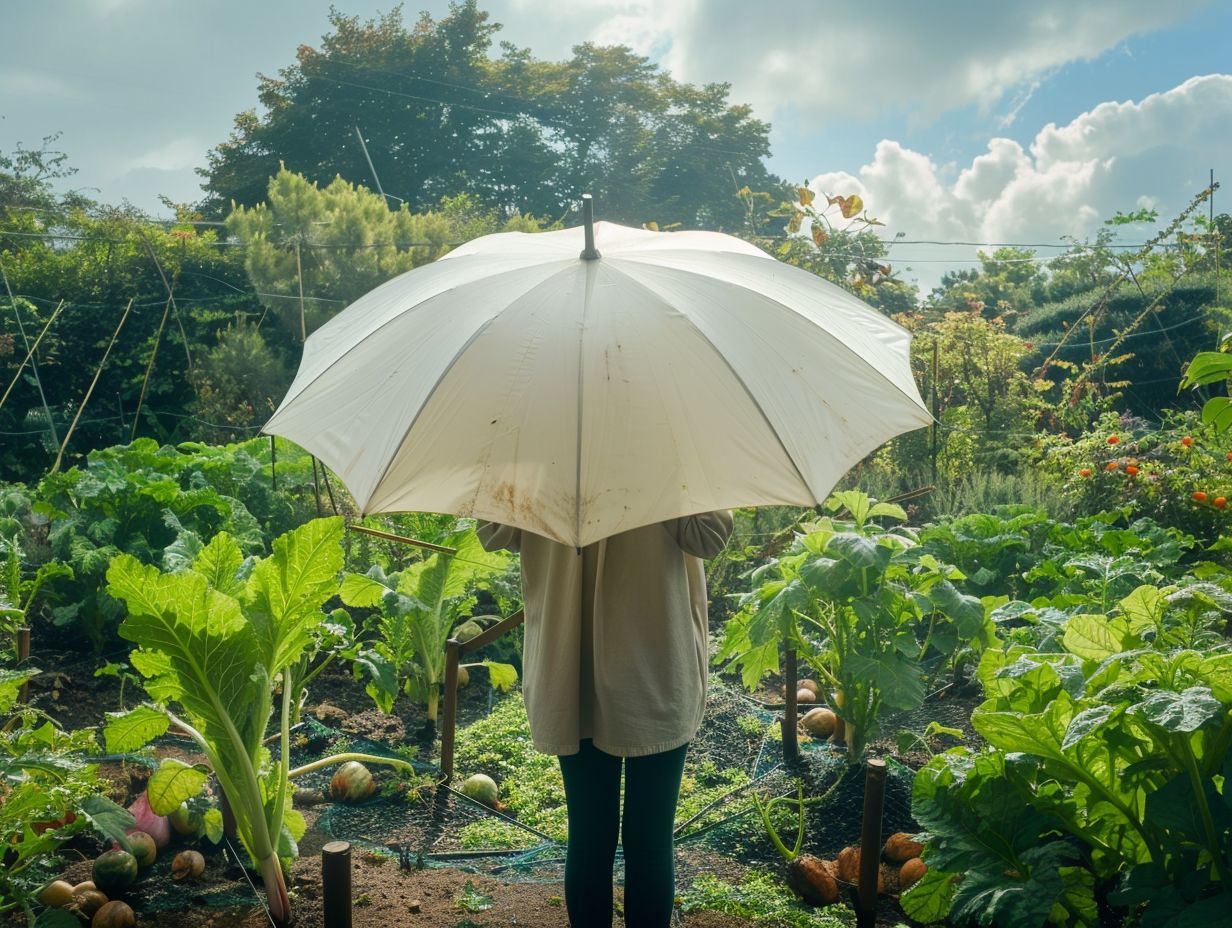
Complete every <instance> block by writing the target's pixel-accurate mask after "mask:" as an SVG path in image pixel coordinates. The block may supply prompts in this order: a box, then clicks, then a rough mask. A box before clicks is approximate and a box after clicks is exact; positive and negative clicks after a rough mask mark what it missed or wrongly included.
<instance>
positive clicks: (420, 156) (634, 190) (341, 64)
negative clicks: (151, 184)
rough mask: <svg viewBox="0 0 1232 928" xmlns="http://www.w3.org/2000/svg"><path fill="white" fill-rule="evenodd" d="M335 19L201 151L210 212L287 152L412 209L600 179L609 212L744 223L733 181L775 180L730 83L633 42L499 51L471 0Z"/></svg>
mask: <svg viewBox="0 0 1232 928" xmlns="http://www.w3.org/2000/svg"><path fill="white" fill-rule="evenodd" d="M331 25H332V31H331V32H330V33H329V34H328V35H326V36H325V37H324V38H323V40H322V42H321V45H320V47H319V48H313V47H309V46H307V45H301V46H300V48H299V51H298V52H297V55H296V61H295V63H294V64H293V65H291V66H289V67H287V68H284V69H282V70H280V71H279V76H278V77H277V78H271V77H262V78H261V83H260V87H259V94H258V96H259V100H260V103H261V105H262V107H263V108H264V112H263V114H261V115H258V114H257V112H256V111H255V110H248V111H245V112H243V113H241V114H239V116H237V117H236V121H235V128H234V131H233V132H232V134H231V137H230V138H229V139H228V140H227V141H225V142H223V143H222V144H220V145H218V146H217V147H216V148H215V149H214V150H213V151H211V152H210V153H209V155H208V166H207V167H206V168H204V169H202V170H201V174H202V176H203V177H204V179H205V183H204V185H203V186H204V189H205V190H206V193H207V197H206V200H205V202H204V204H203V208H204V209H205V210H206V211H208V212H211V213H213V214H215V215H223V214H225V213H226V212H227V210H228V208H229V205H230V203H231V202H232V201H234V202H235V203H237V204H239V205H246V206H251V205H254V204H256V203H258V202H260V201H261V200H262V199H263V198H264V195H265V189H266V183H267V181H268V178H269V177H271V176H272V175H274V174H275V173H277V171H278V167H279V164H280V163H285V164H286V166H287V167H288V168H289V169H291V170H292V171H296V172H298V173H301V174H303V175H304V176H305V177H306V178H308V180H310V181H313V182H317V183H320V184H328V183H329V182H330V181H331V180H332V179H333V178H334V177H335V176H341V177H343V178H344V179H346V180H348V181H351V182H353V183H362V184H364V185H366V186H371V187H375V186H376V183H377V181H376V177H379V179H380V185H381V187H382V188H383V190H384V191H385V192H386V193H388V194H389V195H390V196H391V197H395V198H397V199H400V200H403V201H405V202H406V203H407V204H408V205H409V206H410V208H411V209H412V210H414V211H420V210H425V209H429V208H432V207H434V206H435V205H436V204H437V203H439V201H440V199H441V197H443V196H455V195H458V194H462V193H467V194H470V195H471V196H474V197H476V198H478V200H479V201H480V202H481V203H483V204H484V205H485V206H488V207H494V208H498V209H501V210H503V211H505V212H507V213H509V214H514V213H533V214H535V215H542V216H550V217H560V216H563V215H565V214H567V213H569V212H570V211H571V210H573V209H574V208H575V206H576V203H577V200H578V196H579V194H581V193H582V192H584V191H586V190H590V191H591V192H593V193H595V195H596V199H597V200H598V202H599V205H600V212H601V215H602V216H603V217H604V218H608V219H613V220H615V221H620V222H626V223H641V222H646V221H656V222H658V223H659V224H660V225H670V224H674V223H679V224H681V225H683V226H686V227H708V228H734V227H735V226H736V225H738V224H739V223H740V221H741V218H742V216H743V209H742V207H741V204H740V202H739V200H738V198H737V197H736V195H735V194H736V191H737V190H738V189H739V188H740V187H742V186H746V185H748V186H751V187H753V188H755V189H780V188H783V185H782V182H781V181H779V179H778V178H775V177H773V176H772V175H770V174H769V173H768V172H767V171H766V169H765V166H764V164H763V159H764V158H765V157H766V155H767V154H768V153H769V143H768V135H769V126H768V124H766V123H765V122H762V121H760V120H758V119H755V118H753V115H752V112H751V110H750V109H749V107H747V106H741V105H732V104H731V103H729V102H728V91H729V88H728V86H727V85H725V84H709V85H706V86H704V87H695V86H692V85H689V84H682V83H680V82H677V81H675V80H673V79H672V78H671V77H670V76H669V75H667V74H665V73H663V72H662V71H661V70H660V69H659V68H658V66H657V65H654V64H652V63H650V62H649V61H648V59H646V58H644V57H641V56H639V55H635V54H634V53H633V52H631V51H630V50H629V49H627V48H624V47H601V46H596V45H593V44H589V43H587V44H583V45H579V46H577V47H576V48H575V49H574V52H573V56H572V57H571V58H570V59H569V60H568V61H565V62H543V61H539V60H537V59H535V58H534V57H533V56H531V55H530V53H529V52H527V51H526V50H524V49H519V48H517V47H515V46H513V45H510V44H508V43H505V44H502V46H501V49H502V51H501V54H500V55H499V57H493V56H492V55H491V54H490V52H491V46H492V42H493V36H494V35H495V34H496V32H497V31H498V30H499V28H500V26H499V25H497V24H495V23H490V22H489V21H488V14H487V13H486V12H484V11H482V10H480V9H479V7H478V5H477V3H476V2H475V0H465V2H461V3H454V4H451V6H450V9H449V13H448V15H446V16H444V17H442V18H441V19H439V20H433V19H432V18H431V17H429V16H427V15H426V14H425V15H423V16H421V17H420V19H419V20H418V22H417V23H416V24H415V25H414V26H413V27H411V28H408V27H407V26H406V24H405V23H404V21H403V18H402V9H401V7H400V6H399V7H395V8H394V9H393V10H392V11H390V12H389V13H387V14H384V15H381V16H378V17H377V18H375V19H372V20H368V21H361V20H360V19H359V18H358V17H353V16H344V15H343V14H341V13H339V12H337V11H334V12H333V13H332V14H331ZM357 127H358V131H359V132H360V133H362V136H363V140H364V143H365V144H366V148H367V154H365V149H364V147H363V146H361V144H360V139H359V137H358V136H357ZM369 156H370V157H371V162H372V163H371V165H369V163H368V157H369ZM374 173H375V175H376V177H374ZM783 189H785V188H783Z"/></svg>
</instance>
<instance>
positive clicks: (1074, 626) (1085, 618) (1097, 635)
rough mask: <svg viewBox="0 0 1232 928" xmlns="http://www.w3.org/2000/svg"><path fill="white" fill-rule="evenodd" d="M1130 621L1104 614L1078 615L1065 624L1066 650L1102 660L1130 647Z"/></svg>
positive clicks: (1088, 658) (1093, 659) (1084, 656)
mask: <svg viewBox="0 0 1232 928" xmlns="http://www.w3.org/2000/svg"><path fill="white" fill-rule="evenodd" d="M1129 641H1130V635H1129V628H1128V623H1125V622H1124V621H1123V620H1122V621H1120V622H1118V621H1116V620H1111V619H1108V618H1107V617H1106V616H1102V615H1076V616H1073V617H1072V618H1071V619H1070V620H1069V622H1068V623H1067V624H1066V626H1065V638H1064V643H1065V650H1067V651H1069V652H1070V653H1071V654H1077V655H1078V656H1079V657H1081V658H1083V659H1084V660H1091V661H1102V660H1104V659H1105V658H1108V657H1111V656H1112V655H1113V654H1116V653H1118V652H1120V651H1125V650H1127V649H1128V647H1129Z"/></svg>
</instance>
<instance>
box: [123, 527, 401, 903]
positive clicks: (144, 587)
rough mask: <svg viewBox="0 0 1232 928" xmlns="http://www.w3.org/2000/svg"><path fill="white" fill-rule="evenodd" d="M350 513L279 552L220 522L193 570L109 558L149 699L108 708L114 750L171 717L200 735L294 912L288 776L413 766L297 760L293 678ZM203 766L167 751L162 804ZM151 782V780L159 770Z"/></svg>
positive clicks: (300, 533) (318, 616)
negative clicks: (271, 740)
mask: <svg viewBox="0 0 1232 928" xmlns="http://www.w3.org/2000/svg"><path fill="white" fill-rule="evenodd" d="M341 540H342V520H341V519H340V518H331V519H318V520H315V521H312V522H308V523H306V524H305V525H302V526H300V527H299V528H297V529H295V530H294V531H291V532H288V533H287V534H285V535H283V536H281V537H279V538H277V539H275V540H274V542H273V546H272V547H273V553H272V554H271V555H270V556H269V557H267V558H264V559H261V560H256V561H252V560H249V561H245V558H244V556H243V552H242V551H241V549H240V546H239V544H238V543H237V542H236V541H235V539H233V538H232V537H231V536H229V535H228V534H226V533H219V534H218V535H216V536H215V537H214V538H213V540H212V541H211V542H210V543H209V544H208V545H206V546H205V547H204V548H203V549H202V550H201V551H200V553H199V554H198V555H197V556H196V558H195V559H194V560H193V561H192V563H191V565H190V566H189V567H188V569H186V570H183V571H181V572H178V573H163V572H160V571H159V570H158V568H156V567H152V566H146V565H143V564H141V563H140V562H139V561H138V560H137V559H136V558H134V557H131V556H129V555H120V556H118V557H116V558H114V559H113V560H112V562H111V566H110V567H109V568H108V571H107V579H108V591H109V592H110V594H111V595H112V596H114V597H115V598H116V599H118V600H120V601H122V602H123V603H124V604H125V606H126V607H127V610H128V615H127V617H126V618H125V619H124V622H123V624H122V625H121V626H120V634H121V635H122V636H123V637H124V638H127V639H128V640H129V641H133V642H135V643H136V644H137V645H138V648H137V649H136V650H135V651H133V653H132V657H131V660H132V663H133V666H134V667H136V668H137V670H138V671H139V672H140V673H141V674H142V676H143V677H145V689H146V692H147V693H148V694H149V696H150V698H151V700H152V701H153V705H152V706H142V707H139V708H137V709H134V710H132V711H131V712H127V713H123V714H119V715H116V716H113V717H112V718H111V719H110V721H109V722H108V724H107V726H106V729H105V736H106V740H107V747H108V750H111V751H131V750H134V749H136V748H137V747H139V746H141V745H142V744H145V743H146V742H148V741H149V740H150V739H151V738H154V737H157V736H158V735H161V734H162V733H164V732H165V731H166V730H167V727H168V722H175V724H176V725H177V726H178V727H180V728H182V729H183V730H184V731H186V732H188V734H189V735H190V736H191V737H192V739H193V740H194V741H196V742H197V744H198V745H199V746H200V748H201V750H202V752H203V753H204V754H205V756H206V757H207V758H208V760H209V766H210V768H211V769H212V771H213V773H214V775H215V776H216V777H217V778H218V782H219V784H220V785H221V786H222V789H223V792H224V794H225V795H226V797H227V800H228V802H229V804H230V807H231V809H232V811H233V812H234V814H235V819H236V830H237V832H238V834H239V837H240V840H241V841H242V842H243V844H244V846H245V847H246V848H247V850H248V852H249V854H250V855H251V856H252V860H253V863H254V866H255V867H256V869H257V870H258V871H259V872H260V874H261V877H262V879H263V880H264V881H265V888H266V892H267V895H268V904H269V910H270V913H271V915H272V916H273V917H274V918H275V920H276V921H278V922H279V923H280V924H285V923H287V922H288V921H289V920H290V901H289V899H288V897H287V890H286V882H285V878H284V872H283V870H284V867H285V866H288V865H289V862H290V860H291V859H293V858H294V857H295V856H296V854H297V848H296V841H298V840H299V838H300V837H301V836H302V835H303V833H304V821H303V818H302V817H301V816H300V814H299V813H298V812H296V811H295V810H294V809H292V808H291V790H290V789H289V788H288V781H289V778H290V776H292V775H293V774H298V773H306V772H307V771H308V770H311V769H316V768H318V767H321V766H325V765H327V764H331V763H336V762H338V761H342V760H354V759H363V760H367V761H370V762H374V763H390V764H395V765H398V766H402V767H406V768H409V767H410V765H409V764H407V763H405V762H402V761H394V760H389V759H386V758H377V757H369V756H367V755H354V754H346V755H338V756H336V757H331V758H325V759H323V760H321V761H317V762H315V763H313V764H311V765H309V766H307V767H302V768H299V769H298V770H296V771H292V770H291V769H290V722H291V713H292V706H293V705H294V704H295V703H296V701H297V700H296V693H295V689H296V688H295V685H294V680H293V677H294V675H295V672H296V670H297V669H298V668H299V662H300V660H301V658H302V657H303V655H304V652H305V649H306V648H308V647H310V645H311V642H312V640H313V634H314V627H315V626H316V625H318V624H319V623H321V622H323V621H325V619H326V616H325V614H324V612H323V611H322V607H323V605H324V604H325V603H326V602H327V601H328V600H329V599H330V598H331V597H332V596H334V595H335V594H336V593H337V590H338V575H339V573H340V572H341V570H342V548H341ZM276 685H280V686H281V697H280V700H279V702H280V704H281V705H280V708H279V711H278V715H277V719H278V722H279V730H280V743H281V750H280V754H279V758H278V760H277V761H276V762H275V761H272V760H271V758H270V754H269V752H268V751H267V750H266V749H265V747H264V746H263V741H264V738H265V734H266V728H267V726H268V725H269V723H270V719H271V712H272V710H273V707H274V691H275V686H276ZM206 776H207V772H206V771H204V770H201V769H199V768H195V767H189V766H187V765H184V764H175V763H167V764H164V766H163V768H160V771H159V773H157V774H155V777H157V778H159V779H158V784H159V788H158V789H157V790H155V789H153V788H152V789H151V790H150V796H151V807H152V808H153V810H154V812H155V813H157V814H165V813H168V812H171V811H173V810H174V809H175V808H176V807H178V806H179V805H180V803H181V802H183V801H184V800H185V799H187V798H189V797H191V796H193V795H195V794H196V793H197V792H198V791H200V789H201V788H202V786H203V785H204V782H205V779H206ZM151 782H152V784H153V782H154V781H153V780H152V781H151Z"/></svg>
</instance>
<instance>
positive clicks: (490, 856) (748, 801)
mask: <svg viewBox="0 0 1232 928" xmlns="http://www.w3.org/2000/svg"><path fill="white" fill-rule="evenodd" d="M507 698H511V699H520V696H518V695H517V694H514V695H512V696H511V697H507ZM935 709H936V706H932V707H930V710H928V711H926V710H920V711H919V712H917V713H914V714H912V715H903V716H898V717H894V718H890V719H887V720H886V723H885V728H886V731H891V732H892V731H894V730H896V729H908V730H913V731H918V730H922V729H923V727H924V726H925V725H927V723H928V722H929V721H932V720H937V721H940V722H942V723H943V724H945V723H946V722H947V720H946V719H945V718H937V713H936V711H935ZM955 709H956V711H957V710H958V707H955ZM781 717H782V709H781V707H775V706H770V705H767V704H765V703H762V702H759V701H757V700H754V699H752V698H750V697H748V696H746V695H745V694H744V693H742V692H740V691H738V690H736V689H733V688H732V687H730V686H728V685H726V684H724V683H722V682H719V681H715V682H712V684H711V687H710V691H709V694H708V700H707V709H706V714H705V718H704V720H703V723H702V727H701V730H700V731H699V733H698V736H697V737H696V738H695V740H694V741H693V742H692V743H691V744H690V747H689V753H688V761H687V766H686V771H685V775H686V779H688V778H689V777H693V778H694V779H699V778H704V777H706V776H710V777H712V778H714V777H716V776H718V775H719V774H720V772H724V773H723V775H722V776H721V777H719V778H720V779H723V780H726V781H729V782H730V783H731V785H730V786H729V787H726V788H722V789H718V790H712V792H714V793H715V795H714V796H713V798H709V799H708V800H707V801H706V802H705V803H704V804H703V805H702V806H701V808H698V809H696V810H695V811H692V812H691V813H690V814H688V815H687V816H682V817H678V823H677V829H676V849H677V854H676V858H677V883H678V885H679V886H681V887H687V886H689V885H691V883H692V881H693V880H694V879H695V878H696V877H699V876H702V875H704V874H713V873H714V872H715V870H716V869H717V870H719V871H721V872H722V873H724V874H725V875H727V876H730V875H732V874H733V873H738V872H741V871H744V870H748V869H772V868H776V867H777V866H779V865H780V863H781V858H780V857H779V855H778V852H777V851H776V850H775V848H774V845H773V843H772V842H771V840H770V837H769V835H768V834H767V832H766V829H765V828H764V826H763V824H762V821H761V818H760V817H759V815H758V813H757V811H756V809H755V807H754V804H753V801H752V794H753V793H754V792H756V793H757V794H758V795H759V796H761V797H762V798H763V799H765V798H768V797H772V796H783V797H795V796H796V795H797V788H798V785H799V784H802V785H803V788H804V795H805V798H806V799H808V800H810V801H809V803H808V805H807V813H806V815H807V817H806V821H805V841H804V848H805V850H806V851H807V852H809V853H813V854H816V855H818V856H822V857H834V856H835V855H837V853H838V851H839V850H841V849H842V848H843V847H845V846H847V845H851V844H857V843H859V839H860V829H861V816H862V812H863V803H864V768H863V767H862V766H850V765H849V764H848V762H847V756H846V753H845V752H844V751H842V750H841V749H839V748H836V747H835V746H833V745H831V744H830V743H829V742H826V741H816V740H808V739H807V738H802V739H801V741H800V751H799V759H798V760H797V761H795V762H793V763H791V764H785V763H784V758H783V746H782V742H781V738H780V736H779V734H778V733H779V721H778V720H779V719H780V718H781ZM755 732H756V735H755V736H754V733H755ZM467 737H468V733H467V728H466V727H460V728H459V729H458V734H457V739H458V745H459V749H460V750H462V749H463V748H464V746H465V742H466V739H467ZM160 740H161V742H162V744H163V746H164V747H174V748H176V749H179V750H191V749H192V745H191V743H190V742H187V741H181V740H179V739H176V738H174V737H170V736H168V737H166V738H163V739H160ZM293 744H294V748H293V753H292V763H293V764H295V765H297V766H298V765H304V764H309V763H311V762H312V761H314V760H318V759H320V758H322V757H325V756H328V755H330V754H333V753H336V752H337V751H338V750H339V749H340V748H341V749H345V750H347V751H353V752H359V753H366V754H374V755H378V756H387V757H400V759H405V758H404V757H402V756H401V755H399V754H397V753H396V752H395V751H394V750H393V749H392V748H391V746H390V745H388V744H386V743H383V742H380V741H375V740H370V739H365V738H357V737H355V736H354V735H353V734H349V733H346V732H343V731H341V730H339V729H336V728H332V727H330V726H328V725H325V724H322V723H321V722H320V721H318V720H316V719H315V718H312V717H309V716H306V717H305V719H304V721H303V722H302V724H301V725H300V726H299V727H298V728H297V730H296V734H295V737H294V739H293ZM874 753H875V752H874ZM131 760H134V761H139V762H144V763H149V762H150V761H149V759H148V758H138V757H133V758H131ZM886 763H887V777H886V790H885V806H884V814H883V820H882V834H883V835H888V834H890V833H892V832H895V831H906V832H912V833H913V832H914V831H916V830H917V829H916V823H915V822H914V820H913V819H912V817H911V783H912V778H913V773H912V770H911V768H909V767H908V766H906V765H904V764H902V763H899V762H897V761H896V760H894V759H893V758H889V757H887V758H886ZM412 764H413V765H414V767H415V769H416V771H418V772H419V773H421V774H422V775H423V776H424V778H425V780H427V779H429V778H433V777H435V776H437V775H438V774H439V769H438V768H437V767H436V766H435V765H434V764H431V763H427V762H424V761H418V760H415V761H412ZM333 770H334V768H333V767H326V768H323V769H321V770H318V771H313V772H312V773H308V774H305V775H304V776H302V777H299V778H297V780H296V781H295V786H296V788H297V790H298V791H299V792H300V795H301V796H305V797H316V799H315V801H311V800H310V801H311V803H312V804H310V805H309V806H308V807H307V809H306V811H307V812H308V818H309V820H310V823H311V824H310V828H309V832H308V834H307V835H306V836H305V838H304V840H303V841H302V842H301V853H302V854H311V853H316V852H318V851H319V849H320V847H321V846H322V845H323V844H324V843H326V842H328V841H332V840H342V841H347V842H350V843H351V845H352V846H353V847H354V848H355V850H356V852H358V853H367V854H376V855H383V856H388V857H390V858H393V859H394V860H396V861H398V863H399V865H400V866H402V867H404V868H408V869H410V868H440V867H449V868H455V869H461V870H465V871H468V872H474V873H483V874H487V875H489V876H492V877H495V878H497V879H501V880H504V881H508V882H535V883H537V882H544V883H548V882H560V881H562V880H563V879H564V862H565V844H564V842H563V840H557V838H556V837H554V836H553V835H552V834H551V833H549V831H545V830H544V829H542V828H537V827H535V826H534V825H533V824H529V823H526V822H519V821H518V820H517V818H516V817H514V816H512V815H509V814H506V813H501V812H497V811H495V810H493V809H491V808H488V807H487V806H484V805H481V804H480V803H478V802H475V801H474V800H472V799H470V798H468V797H466V796H464V795H463V794H462V793H460V792H459V791H458V790H457V789H455V788H453V787H449V786H446V787H441V788H435V789H434V788H423V789H421V790H419V791H416V790H414V789H413V788H412V789H409V790H407V791H406V792H401V793H400V792H396V791H389V790H383V791H381V792H378V793H377V794H376V795H374V796H373V797H372V798H371V799H369V800H367V801H365V802H362V803H358V804H345V803H340V802H328V801H325V802H321V801H320V797H321V794H324V793H327V792H328V786H329V780H330V777H331V775H332V773H333ZM736 771H738V773H737V772H736ZM466 772H467V771H465V770H461V769H460V770H458V772H457V773H458V775H457V776H455V778H454V779H455V784H454V785H455V786H456V785H457V782H458V781H459V780H460V779H461V777H462V776H464V775H465V774H466ZM485 820H486V821H489V822H491V821H499V822H503V823H505V825H506V826H508V827H507V828H506V829H505V832H504V833H505V836H506V840H505V842H504V843H506V844H510V843H516V844H517V846H514V847H510V846H502V847H475V846H467V844H468V842H466V841H465V840H464V836H465V835H466V833H467V831H468V826H475V825H476V823H482V822H484V821H485ZM775 823H776V826H777V827H778V829H779V833H780V835H782V836H783V838H784V840H785V841H786V843H787V844H788V845H790V844H792V843H793V842H794V839H795V834H796V822H795V819H794V816H793V814H789V813H788V811H787V810H786V808H785V807H784V806H780V807H779V811H778V812H777V813H776V815H775ZM471 830H473V829H471ZM510 834H512V835H515V836H517V838H515V839H514V840H513V841H510V840H508V836H509V835H510ZM561 837H563V836H561ZM519 839H520V840H519ZM203 850H206V851H207V853H210V854H222V855H223V856H224V858H225V861H226V864H225V875H226V877H228V880H227V881H225V882H219V883H214V884H212V885H210V886H206V887H201V888H200V889H199V890H198V891H197V892H196V893H195V895H194V896H193V897H192V899H191V902H192V904H193V905H196V906H206V907H210V908H221V907H230V906H244V905H252V904H253V903H254V901H262V897H261V894H260V893H259V892H258V887H257V886H256V885H254V883H253V878H252V876H251V874H250V873H249V872H248V871H247V868H246V865H247V863H248V861H247V855H246V854H244V852H243V849H242V848H241V847H240V846H239V844H238V842H233V841H232V842H228V841H225V840H224V842H223V844H222V845H221V846H220V847H219V848H217V849H215V850H213V851H210V850H209V849H208V848H203ZM241 861H242V863H243V865H241ZM169 868H170V855H167V856H165V857H163V858H160V859H159V861H158V862H157V863H156V864H155V869H154V870H153V872H152V873H151V874H150V876H151V877H153V879H148V880H145V881H144V884H145V885H146V886H147V887H148V889H146V890H143V908H144V909H146V910H149V911H159V910H162V909H170V908H178V907H182V906H183V904H184V897H183V893H182V891H180V889H179V888H178V885H177V884H174V883H173V882H172V881H171V880H170V878H169ZM164 870H166V871H167V872H166V873H162V871H164ZM623 877H624V872H623V860H622V858H621V855H620V852H619V851H618V852H617V858H616V870H615V878H616V881H617V883H621V882H623Z"/></svg>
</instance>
